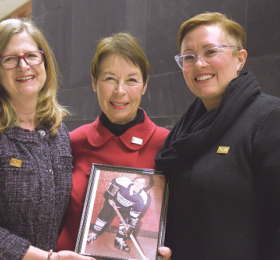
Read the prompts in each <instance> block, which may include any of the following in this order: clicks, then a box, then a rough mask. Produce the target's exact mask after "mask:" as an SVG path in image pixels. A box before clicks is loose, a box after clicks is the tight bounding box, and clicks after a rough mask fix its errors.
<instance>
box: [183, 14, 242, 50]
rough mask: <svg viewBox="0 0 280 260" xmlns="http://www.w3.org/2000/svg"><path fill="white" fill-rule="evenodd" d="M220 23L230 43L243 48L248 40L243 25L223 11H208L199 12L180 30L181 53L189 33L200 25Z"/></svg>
mask: <svg viewBox="0 0 280 260" xmlns="http://www.w3.org/2000/svg"><path fill="white" fill-rule="evenodd" d="M212 24H218V25H220V26H221V27H222V29H223V30H224V31H225V33H226V36H227V40H228V41H229V43H230V44H232V45H235V46H237V47H238V49H239V50H241V49H243V48H244V46H245V41H246V34H245V31H244V29H243V27H242V26H241V25H240V24H238V23H236V22H234V21H232V20H230V19H229V18H228V17H227V16H225V15H224V14H221V13H211V12H206V13H203V14H198V15H196V16H194V17H192V18H190V19H189V20H187V21H186V22H184V23H183V24H182V25H181V27H180V30H179V32H178V50H179V53H181V46H182V41H183V39H184V37H185V35H186V34H187V33H189V32H190V31H191V30H193V29H194V28H196V27H198V26H200V25H212Z"/></svg>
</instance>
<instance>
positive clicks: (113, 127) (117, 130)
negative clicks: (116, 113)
mask: <svg viewBox="0 0 280 260" xmlns="http://www.w3.org/2000/svg"><path fill="white" fill-rule="evenodd" d="M144 120H145V115H144V111H143V110H142V109H140V108H138V110H137V114H136V116H135V118H134V119H133V120H131V121H129V122H128V123H126V124H123V125H119V124H114V123H112V122H111V121H110V120H109V119H108V117H107V116H106V115H105V114H104V112H103V111H102V112H101V114H100V116H99V121H100V123H101V125H103V126H105V127H106V128H107V129H108V130H109V131H110V132H111V133H113V134H114V135H115V136H120V135H122V134H123V133H124V132H125V131H126V130H127V129H129V128H131V127H133V126H135V125H137V124H138V123H140V122H143V121H144Z"/></svg>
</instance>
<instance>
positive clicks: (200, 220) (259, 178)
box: [156, 73, 280, 260]
mask: <svg viewBox="0 0 280 260" xmlns="http://www.w3.org/2000/svg"><path fill="white" fill-rule="evenodd" d="M256 82H257V81H256V79H255V77H254V76H253V75H252V74H251V73H246V74H243V75H241V76H240V77H239V78H237V79H235V80H233V81H232V82H231V83H230V85H229V86H228V87H227V90H226V92H225V95H224V97H223V100H222V102H221V104H220V106H219V107H218V108H217V109H216V110H215V111H212V112H208V113H206V112H203V109H205V108H203V107H204V106H203V104H202V102H201V101H200V102H199V101H198V100H196V101H195V102H194V104H196V105H192V106H191V107H190V109H193V110H194V111H195V113H196V115H195V119H193V121H192V122H191V123H190V121H191V120H192V119H191V118H190V113H188V112H187V113H186V114H185V115H184V116H183V117H182V119H181V120H180V121H179V122H178V123H177V124H176V126H175V127H174V130H172V131H171V132H170V135H169V136H168V137H167V140H166V142H165V144H164V146H163V148H162V149H161V150H160V151H159V153H158V155H157V157H156V162H157V165H158V167H159V168H160V169H162V170H165V173H166V175H167V176H168V178H169V181H170V199H169V208H168V218H167V233H166V245H167V246H169V247H171V249H172V260H177V259H178V260H179V259H180V260H181V259H188V260H271V259H280V229H279V228H280V99H278V98H276V97H272V96H269V95H266V94H263V93H260V92H259V91H258V89H259V87H258V86H257V85H256ZM252 84H253V85H254V87H252ZM241 85H242V88H241V87H240V86H241ZM238 88H239V89H241V90H242V91H243V90H247V89H248V90H249V89H251V90H253V89H255V91H251V92H250V94H248V93H247V94H246V93H243V92H242V91H241V92H240V93H239V94H238V95H236V100H231V105H228V102H229V100H230V99H231V98H232V96H233V95H234V92H236V89H238ZM238 96H239V97H238ZM245 96H246V98H247V100H248V102H247V103H246V100H245V99H244V100H243V101H242V102H243V103H242V102H241V103H242V104H241V105H240V103H239V100H240V99H242V98H244V97H245ZM194 106H195V108H194ZM240 106H241V108H240ZM238 109H239V111H238V113H234V111H236V110H238ZM225 110H226V111H225ZM217 111H218V112H217ZM213 115H214V116H213ZM191 116H193V115H191ZM221 116H222V117H223V120H219V119H218V118H219V117H221ZM211 117H212V118H211ZM209 118H211V120H210V121H211V122H212V123H211V122H210V123H209V122H208V123H207V124H205V122H206V121H207V120H208V119H209ZM217 120H218V121H217ZM199 121H200V122H199ZM213 122H216V124H215V126H213ZM217 122H218V123H217ZM199 124H200V126H199ZM184 131H185V132H184ZM199 131H201V132H199ZM194 133H198V134H197V135H192V134H194ZM189 134H190V135H189ZM187 138H190V141H188V140H187ZM195 143H197V144H198V146H199V147H198V148H197V147H196V146H195ZM203 144H205V145H203ZM220 146H225V147H229V150H228V152H227V153H225V154H221V153H217V150H218V148H219V147H220ZM169 166H172V167H169Z"/></svg>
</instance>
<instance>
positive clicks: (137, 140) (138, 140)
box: [131, 136, 143, 145]
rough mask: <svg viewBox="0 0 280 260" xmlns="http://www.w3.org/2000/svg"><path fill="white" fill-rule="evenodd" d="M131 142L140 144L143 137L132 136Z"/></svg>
mask: <svg viewBox="0 0 280 260" xmlns="http://www.w3.org/2000/svg"><path fill="white" fill-rule="evenodd" d="M131 143H133V144H138V145H142V143H143V139H140V138H137V137H134V136H133V137H132V139H131Z"/></svg>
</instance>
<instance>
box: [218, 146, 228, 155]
mask: <svg viewBox="0 0 280 260" xmlns="http://www.w3.org/2000/svg"><path fill="white" fill-rule="evenodd" d="M229 148H230V147H229V146H219V148H218V150H217V153H222V154H227V153H228V150H229Z"/></svg>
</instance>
